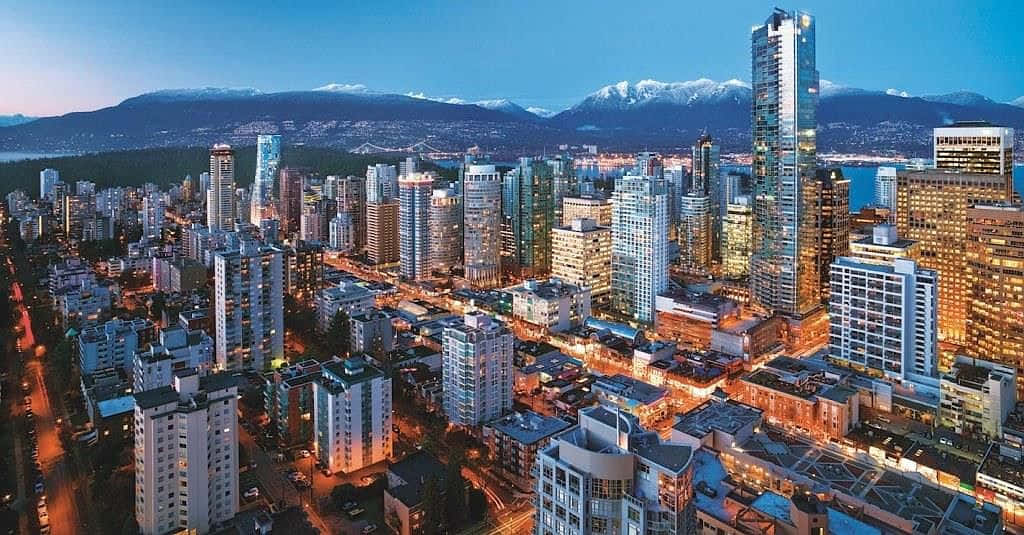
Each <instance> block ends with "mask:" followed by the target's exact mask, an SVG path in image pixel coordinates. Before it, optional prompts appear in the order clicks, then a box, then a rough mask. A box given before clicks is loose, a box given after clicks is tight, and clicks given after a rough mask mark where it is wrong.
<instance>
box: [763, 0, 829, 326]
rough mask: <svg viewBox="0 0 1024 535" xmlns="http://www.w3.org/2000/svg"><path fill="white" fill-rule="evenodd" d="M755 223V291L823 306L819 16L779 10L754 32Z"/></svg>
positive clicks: (781, 303)
mask: <svg viewBox="0 0 1024 535" xmlns="http://www.w3.org/2000/svg"><path fill="white" fill-rule="evenodd" d="M751 59H752V62H751V63H752V76H751V79H752V88H753V95H754V102H753V119H752V122H753V163H752V167H751V171H752V177H753V181H754V196H753V200H754V227H753V233H752V238H753V257H752V259H751V263H750V290H751V297H752V298H753V300H754V301H755V302H756V303H757V304H759V305H760V306H762V307H764V308H766V309H768V310H772V311H776V312H780V313H782V314H786V315H789V316H794V317H799V316H802V315H804V314H806V313H808V312H811V311H812V310H814V309H815V308H816V307H817V306H818V305H819V296H820V294H821V284H820V279H819V277H818V265H817V258H816V255H815V244H816V242H817V229H816V225H815V218H814V217H813V210H814V207H815V206H816V204H817V201H816V200H815V199H814V198H813V197H812V195H813V192H814V188H813V183H814V170H815V156H816V142H815V140H816V135H815V129H816V128H817V117H816V110H817V106H818V71H817V68H816V66H815V35H814V18H813V17H812V16H811V15H810V14H808V13H804V12H786V11H782V10H780V9H776V10H775V11H773V12H772V14H771V15H770V16H769V17H768V20H766V21H765V23H764V24H763V25H761V26H756V27H755V28H754V29H753V31H752V34H751Z"/></svg>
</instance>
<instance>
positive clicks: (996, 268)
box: [964, 204, 1024, 398]
mask: <svg viewBox="0 0 1024 535" xmlns="http://www.w3.org/2000/svg"><path fill="white" fill-rule="evenodd" d="M966 258H967V266H966V287H967V295H966V299H967V303H966V306H967V335H966V342H967V343H966V344H965V345H964V350H965V351H966V352H967V353H968V354H969V355H971V356H974V357H978V358H983V359H985V360H990V361H993V362H998V363H1001V364H1004V365H1007V366H1011V367H1013V368H1015V369H1016V370H1017V380H1018V386H1017V391H1018V392H1019V393H1020V394H1021V395H1019V396H1018V397H1020V398H1024V384H1022V383H1021V382H1020V381H1021V378H1022V377H1024V207H1022V206H1020V205H1011V204H979V205H975V206H973V207H971V208H968V209H967V248H966Z"/></svg>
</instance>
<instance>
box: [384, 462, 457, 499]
mask: <svg viewBox="0 0 1024 535" xmlns="http://www.w3.org/2000/svg"><path fill="white" fill-rule="evenodd" d="M444 472H445V466H444V464H442V463H441V461H439V460H437V457H434V455H433V454H432V453H430V452H429V451H427V450H419V451H417V452H416V453H411V454H409V455H407V456H406V457H405V458H404V459H402V460H401V461H398V462H396V463H394V464H391V465H388V473H389V474H392V475H394V476H396V477H398V478H399V479H401V480H402V481H403V482H404V483H402V484H399V485H395V486H393V487H392V486H389V488H388V490H387V492H388V494H390V495H392V496H394V497H395V498H396V499H397V500H398V501H400V502H402V503H403V504H405V505H406V506H408V507H410V508H412V507H415V506H416V505H418V504H419V503H420V501H421V500H422V498H423V484H424V483H426V481H427V478H430V477H434V478H436V479H437V482H438V483H439V484H440V483H441V481H443V479H444Z"/></svg>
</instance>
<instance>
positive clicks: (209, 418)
mask: <svg viewBox="0 0 1024 535" xmlns="http://www.w3.org/2000/svg"><path fill="white" fill-rule="evenodd" d="M134 396H135V418H134V422H135V520H136V522H137V523H138V525H139V532H140V533H142V534H143V535H162V534H164V533H179V532H187V533H209V532H210V531H211V530H212V528H213V527H214V526H216V525H218V524H222V523H225V522H228V521H230V520H231V519H232V518H234V517H235V514H236V513H238V501H239V496H238V491H239V489H238V413H237V410H238V409H237V406H238V387H237V385H236V382H235V378H234V377H233V376H231V375H229V374H227V373H222V374H215V375H209V376H206V377H200V376H199V373H198V372H196V370H194V369H184V370H179V371H178V372H175V374H174V382H173V384H172V385H171V386H164V387H160V388H156V389H153V390H147V391H144V392H136V393H135V394H134Z"/></svg>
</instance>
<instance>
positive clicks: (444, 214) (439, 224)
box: [428, 189, 463, 273]
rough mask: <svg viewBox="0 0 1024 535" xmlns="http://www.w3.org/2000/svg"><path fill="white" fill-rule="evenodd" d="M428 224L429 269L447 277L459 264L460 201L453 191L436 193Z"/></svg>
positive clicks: (433, 196) (432, 197) (460, 247)
mask: <svg viewBox="0 0 1024 535" xmlns="http://www.w3.org/2000/svg"><path fill="white" fill-rule="evenodd" d="M428 220H429V225H430V238H429V240H430V243H431V247H430V264H431V269H433V270H434V271H439V272H441V273H450V272H451V270H452V268H453V267H455V266H458V265H461V264H462V245H463V242H462V240H463V237H462V197H461V196H460V195H459V194H458V193H457V192H456V191H455V190H454V189H435V190H434V191H433V193H432V194H431V197H430V217H429V218H428Z"/></svg>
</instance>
